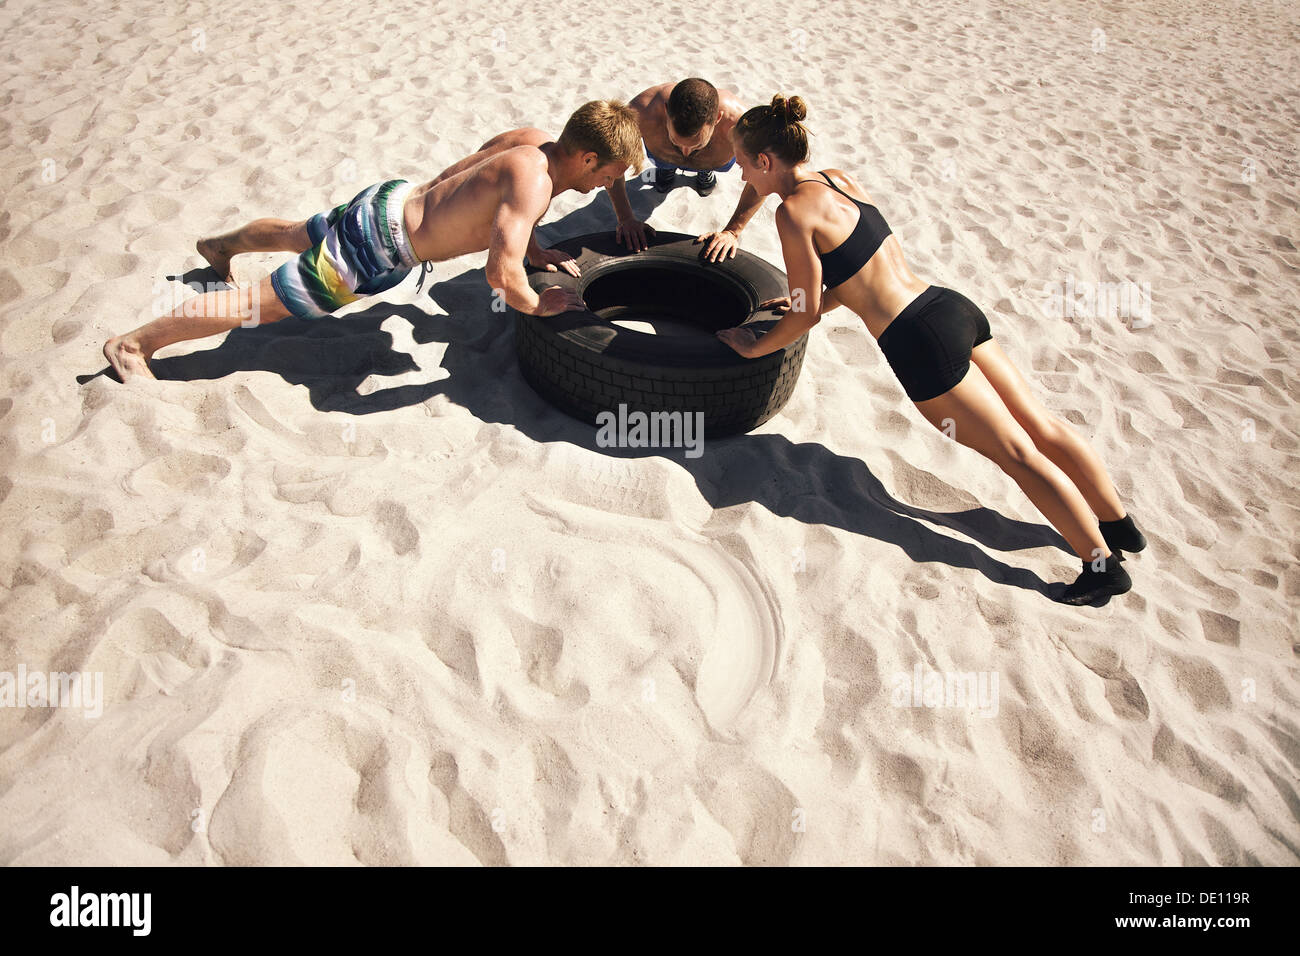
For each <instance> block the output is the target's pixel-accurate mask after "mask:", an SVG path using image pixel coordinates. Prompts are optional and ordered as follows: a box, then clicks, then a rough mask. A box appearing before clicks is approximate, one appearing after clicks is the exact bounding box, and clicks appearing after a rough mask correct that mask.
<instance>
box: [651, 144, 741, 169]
mask: <svg viewBox="0 0 1300 956" xmlns="http://www.w3.org/2000/svg"><path fill="white" fill-rule="evenodd" d="M642 145H643V146H644V145H645V144H644V143H642ZM645 154H646V156H647V157H649V159H650V162H652V163H654V164H655V166H656V168H658V169H683V168H687V167H682V166H678V165H677V164H676V163H669V162H665V161H664V160H662V159H659V158H658V157H657V156H655V154H654V153H652V152H650V147H649V146H646V147H645ZM735 165H736V157H735V156H732V157H731V162H729V163H727V165H725V166H719V167H718V168H717V169H715V170H714V172H715V173H725V172H726V171H727V170H728V169H730V168H731V167H732V166H735Z"/></svg>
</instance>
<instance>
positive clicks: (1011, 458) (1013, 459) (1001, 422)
mask: <svg viewBox="0 0 1300 956" xmlns="http://www.w3.org/2000/svg"><path fill="white" fill-rule="evenodd" d="M916 407H917V409H918V410H919V411H920V412H921V414H922V415H924V416H925V418H926V420H927V421H929V422H930V423H931V424H932V425H934V426H935V427H936V428H938V429H939V430H940V431H943V430H944V424H945V420H947V419H951V421H952V425H953V429H952V431H951V434H952V437H953V438H955V439H956V440H957V441H958V442H960V443H961V444H963V445H965V446H966V447H968V448H973V449H974V450H975V451H977V452H979V453H980V454H981V455H983V456H984V457H986V458H988V459H989V460H991V461H992V462H993V463H994V464H996V465H997V466H998V467H999V468H1001V469H1002V470H1003V471H1004V472H1006V474H1007V475H1008V476H1009V477H1010V478H1011V479H1012V480H1013V481H1015V483H1016V484H1017V485H1019V486H1020V488H1021V490H1022V491H1024V493H1025V494H1026V495H1027V496H1028V498H1029V500H1030V501H1032V502H1033V503H1034V506H1035V507H1036V508H1038V510H1039V511H1041V512H1042V513H1043V516H1044V517H1045V518H1047V520H1048V521H1050V522H1051V523H1052V525H1053V526H1054V527H1055V528H1056V529H1057V530H1058V531H1060V532H1061V535H1062V536H1063V537H1064V538H1065V540H1066V541H1067V542H1069V545H1070V547H1071V548H1073V549H1074V551H1075V553H1076V554H1078V555H1079V557H1080V559H1081V560H1083V561H1084V562H1092V561H1095V560H1097V559H1098V558H1102V557H1108V556H1109V555H1110V549H1109V548H1108V547H1106V542H1105V540H1104V539H1103V538H1102V536H1101V531H1100V529H1099V528H1098V527H1097V521H1096V519H1095V518H1094V517H1093V514H1092V510H1091V509H1090V508H1089V507H1088V502H1087V501H1085V500H1084V497H1083V495H1082V494H1080V492H1079V489H1078V488H1077V487H1076V486H1075V484H1074V482H1073V481H1071V480H1070V478H1069V477H1068V476H1067V475H1066V473H1065V472H1064V471H1062V470H1061V469H1060V468H1059V467H1058V466H1057V465H1055V464H1054V463H1053V462H1052V460H1051V459H1050V458H1048V457H1047V455H1045V454H1044V453H1043V452H1042V451H1040V450H1039V449H1038V447H1037V446H1036V445H1035V444H1034V442H1033V440H1032V439H1031V438H1030V436H1029V434H1028V433H1027V432H1026V431H1025V429H1024V428H1023V427H1022V426H1021V425H1020V423H1019V422H1017V421H1016V419H1015V418H1014V417H1013V416H1012V414H1011V412H1010V411H1009V410H1008V408H1007V406H1006V405H1005V404H1004V403H1003V401H1002V398H1001V396H999V395H998V393H997V391H995V390H994V388H993V386H992V385H991V384H990V383H989V380H988V379H987V378H985V376H984V373H983V371H981V370H980V368H979V366H978V365H975V364H973V363H972V365H971V367H970V371H968V372H967V373H966V377H965V378H963V379H962V380H961V382H960V383H958V384H957V385H956V386H954V387H953V388H952V389H950V390H949V391H947V392H945V393H944V394H943V395H940V396H939V397H938V398H932V399H930V400H929V401H925V402H917V403H916Z"/></svg>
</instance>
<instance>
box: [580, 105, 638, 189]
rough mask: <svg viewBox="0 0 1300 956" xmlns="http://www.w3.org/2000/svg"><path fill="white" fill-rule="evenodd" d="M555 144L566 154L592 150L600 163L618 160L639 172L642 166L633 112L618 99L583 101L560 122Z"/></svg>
mask: <svg viewBox="0 0 1300 956" xmlns="http://www.w3.org/2000/svg"><path fill="white" fill-rule="evenodd" d="M559 144H560V146H561V147H563V148H564V149H565V150H567V151H568V152H570V153H586V152H592V153H595V154H596V158H597V159H598V160H599V161H600V165H601V166H604V165H605V164H606V163H619V164H621V165H624V166H627V167H628V168H629V169H631V170H632V172H633V173H639V172H641V168H642V167H643V166H644V165H645V161H644V159H643V158H642V156H641V127H640V126H639V125H638V124H637V121H636V113H634V112H633V111H632V108H631V107H630V106H628V105H626V104H625V103H620V102H619V101H618V100H592V101H591V102H589V103H583V104H582V105H581V106H579V107H578V108H577V109H576V110H574V111H573V115H572V116H570V117H569V121H568V122H567V123H565V124H564V132H562V133H561V134H560V139H559Z"/></svg>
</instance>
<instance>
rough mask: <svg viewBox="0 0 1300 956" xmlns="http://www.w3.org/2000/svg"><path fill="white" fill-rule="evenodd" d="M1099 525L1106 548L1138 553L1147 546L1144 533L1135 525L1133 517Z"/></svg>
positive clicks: (1103, 522)
mask: <svg viewBox="0 0 1300 956" xmlns="http://www.w3.org/2000/svg"><path fill="white" fill-rule="evenodd" d="M1097 523H1098V524H1099V525H1100V526H1101V536H1102V538H1104V539H1105V541H1106V547H1108V548H1110V550H1112V551H1132V552H1134V553H1136V552H1138V551H1141V550H1142V549H1143V548H1145V547H1146V546H1147V539H1146V538H1144V537H1143V536H1142V532H1141V531H1139V530H1138V527H1137V525H1135V524H1134V523H1133V516H1132V515H1125V516H1124V517H1122V518H1120V519H1119V520H1118V521H1099V522H1097Z"/></svg>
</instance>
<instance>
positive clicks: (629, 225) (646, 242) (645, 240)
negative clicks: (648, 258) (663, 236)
mask: <svg viewBox="0 0 1300 956" xmlns="http://www.w3.org/2000/svg"><path fill="white" fill-rule="evenodd" d="M654 237H655V231H654V227H653V226H651V225H650V224H649V223H646V222H642V221H641V220H640V219H624V220H623V221H622V222H620V223H619V224H618V228H617V229H615V230H614V239H615V240H616V241H618V242H621V243H622V244H623V245H625V246H627V247H628V248H629V249H631V250H632V251H633V252H641V251H643V250H645V249H647V248H649V246H650V240H651V239H653V238H654Z"/></svg>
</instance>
